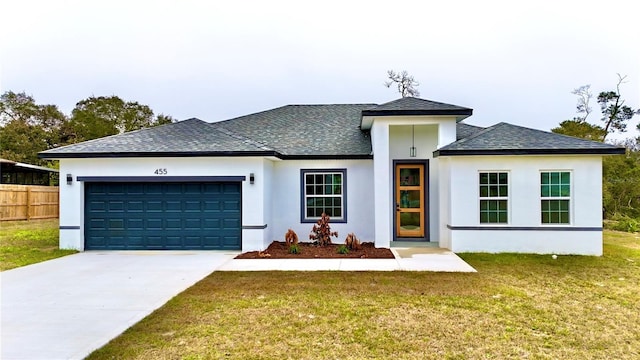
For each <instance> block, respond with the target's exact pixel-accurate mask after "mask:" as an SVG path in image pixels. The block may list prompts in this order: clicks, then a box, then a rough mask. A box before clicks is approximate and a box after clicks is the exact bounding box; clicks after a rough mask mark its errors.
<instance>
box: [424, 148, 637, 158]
mask: <svg viewBox="0 0 640 360" xmlns="http://www.w3.org/2000/svg"><path fill="white" fill-rule="evenodd" d="M624 153H625V149H624V148H612V149H495V150H447V149H443V150H436V151H434V152H433V157H438V156H465V155H621V154H624Z"/></svg>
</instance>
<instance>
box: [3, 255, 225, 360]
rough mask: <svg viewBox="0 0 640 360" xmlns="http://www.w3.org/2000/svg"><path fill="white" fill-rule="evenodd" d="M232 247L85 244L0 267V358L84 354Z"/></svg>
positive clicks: (215, 263)
mask: <svg viewBox="0 0 640 360" xmlns="http://www.w3.org/2000/svg"><path fill="white" fill-rule="evenodd" d="M235 255H236V254H231V253H223V252H217V251H201V252H192V251H180V252H173V251H169V252H151V251H136V252H122V251H112V252H85V253H79V254H75V255H70V256H65V257H62V258H59V259H55V260H50V261H45V262H42V263H38V264H34V265H30V266H25V267H21V268H17V269H13V270H8V271H3V272H1V273H0V281H1V286H0V289H1V291H2V292H1V298H0V300H1V317H2V322H1V324H0V325H1V326H0V331H1V335H0V336H1V337H0V346H1V350H0V358H2V359H3V360H14V359H16V360H17V359H20V360H23V359H50V360H56V359H82V358H84V357H85V356H87V355H88V354H89V353H91V352H92V351H93V350H95V349H97V348H99V347H101V346H103V345H104V344H106V343H107V342H108V341H109V340H111V339H113V338H114V337H116V336H118V335H119V334H121V333H122V332H123V331H124V330H126V329H127V328H129V327H130V326H131V325H133V324H135V323H137V322H138V321H140V320H141V319H142V318H144V317H145V316H147V315H148V314H150V313H151V312H152V311H153V310H155V309H157V308H159V307H160V306H162V305H163V304H164V303H166V302H167V301H168V300H170V299H171V298H172V297H174V296H175V295H177V294H178V293H180V292H182V291H183V290H185V289H186V288H188V287H190V286H191V285H193V284H195V283H196V282H197V281H199V280H200V279H202V278H204V277H205V276H207V275H209V274H210V273H211V272H213V271H214V270H215V269H216V268H218V267H220V266H221V265H222V264H223V263H225V262H227V261H228V260H229V259H231V258H232V257H233V256H235Z"/></svg>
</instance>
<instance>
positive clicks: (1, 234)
mask: <svg viewBox="0 0 640 360" xmlns="http://www.w3.org/2000/svg"><path fill="white" fill-rule="evenodd" d="M58 223H59V221H58V219H47V220H30V221H2V222H0V270H1V271H3V270H9V269H13V268H17V267H20V266H25V265H30V264H35V263H38V262H41V261H45V260H51V259H55V258H58V257H61V256H65V255H69V254H73V253H76V252H77V251H75V250H60V249H58V237H59V230H58Z"/></svg>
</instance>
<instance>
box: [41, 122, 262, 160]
mask: <svg viewBox="0 0 640 360" xmlns="http://www.w3.org/2000/svg"><path fill="white" fill-rule="evenodd" d="M269 150H272V149H270V148H268V147H266V146H264V145H262V144H260V143H258V142H256V141H252V140H250V139H246V138H243V137H239V136H234V134H229V133H228V132H225V131H224V130H223V129H221V130H217V129H215V128H214V127H212V126H211V124H209V123H207V122H204V121H202V120H198V119H189V120H184V121H180V122H177V123H173V124H169V125H164V126H158V127H154V128H149V129H143V130H136V131H131V132H127V133H124V134H120V135H113V136H108V137H104V138H100V139H95V140H89V141H85V142H81V143H78V144H73V145H68V146H63V147H60V148H57V149H51V150H47V151H43V152H42V154H74V153H86V154H98V153H176V152H229V151H237V152H242V151H246V152H255V151H269Z"/></svg>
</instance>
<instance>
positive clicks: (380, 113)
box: [362, 109, 473, 116]
mask: <svg viewBox="0 0 640 360" xmlns="http://www.w3.org/2000/svg"><path fill="white" fill-rule="evenodd" d="M472 114H473V109H450V110H362V116H393V115H465V116H471V115H472Z"/></svg>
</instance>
